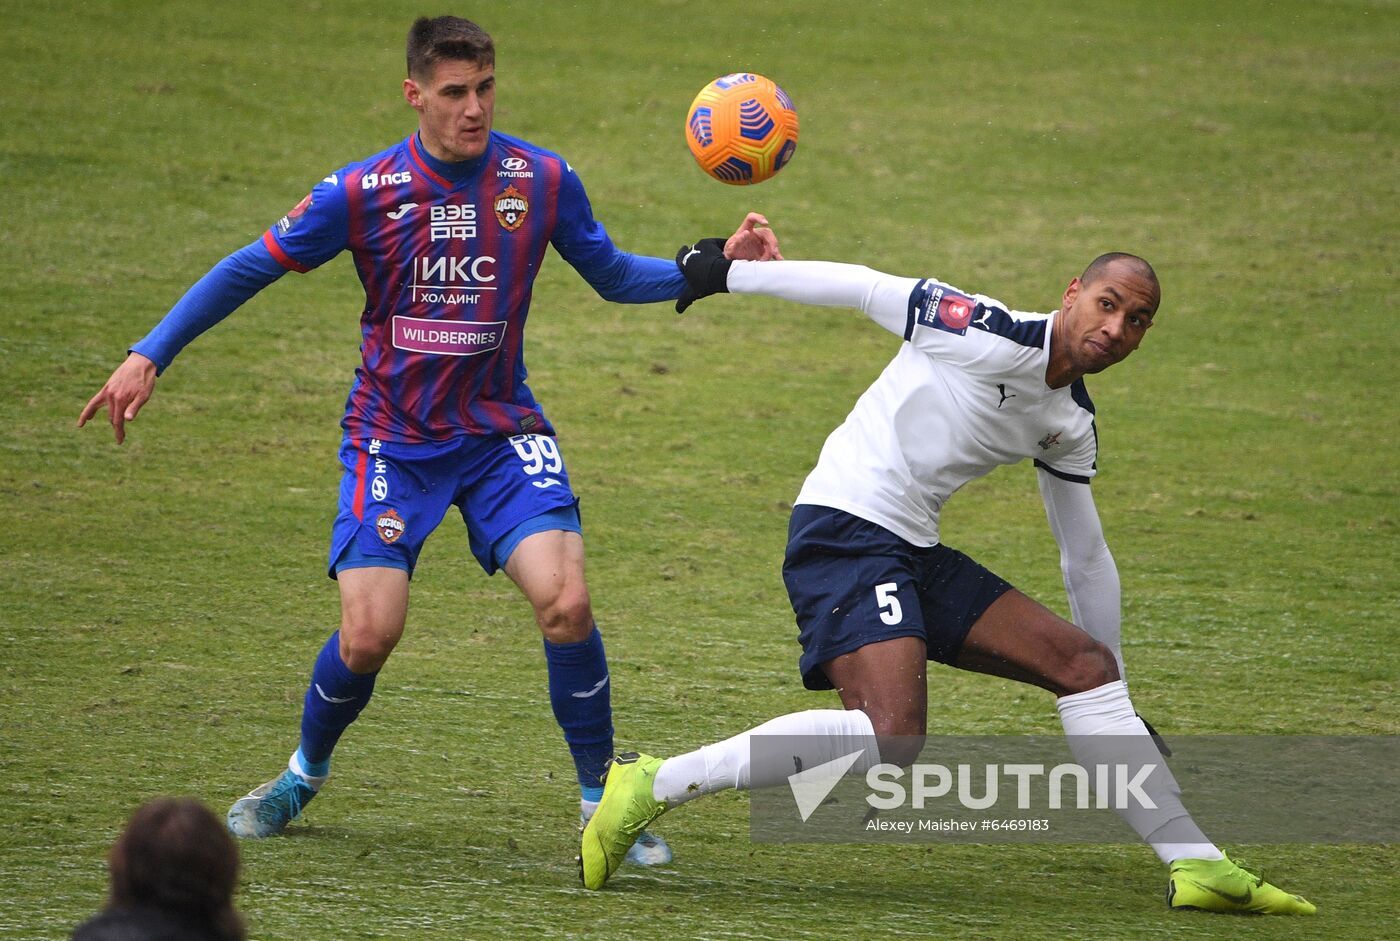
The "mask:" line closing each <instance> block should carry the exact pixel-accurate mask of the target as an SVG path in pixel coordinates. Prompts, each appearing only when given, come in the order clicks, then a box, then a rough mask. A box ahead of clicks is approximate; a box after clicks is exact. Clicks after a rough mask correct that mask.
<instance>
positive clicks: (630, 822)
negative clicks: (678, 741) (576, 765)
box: [578, 752, 667, 889]
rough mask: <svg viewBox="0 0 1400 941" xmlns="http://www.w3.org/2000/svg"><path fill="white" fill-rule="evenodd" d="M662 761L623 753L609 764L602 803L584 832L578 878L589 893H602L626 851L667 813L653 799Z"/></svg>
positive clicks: (648, 756)
mask: <svg viewBox="0 0 1400 941" xmlns="http://www.w3.org/2000/svg"><path fill="white" fill-rule="evenodd" d="M659 767H661V759H660V758H653V757H652V756H650V755H640V754H638V753H637V752H624V753H623V754H621V755H618V756H617V757H616V758H614V759H613V760H612V761H611V762H609V764H608V771H607V774H606V776H605V777H604V779H603V799H602V801H600V802H599V803H598V809H597V810H595V811H594V812H593V816H592V817H591V818H589V821H588V826H586V827H584V828H583V851H582V853H581V854H580V856H579V860H578V866H579V877H580V878H581V879H582V880H583V886H584V888H586V889H601V888H602V887H603V883H604V882H607V881H608V877H609V876H611V875H612V874H613V873H615V872H617V868H618V867H619V866H621V865H622V861H623V860H624V859H626V858H627V850H628V849H629V848H631V846H632V844H633V843H635V842H636V841H637V837H639V836H641V834H642V831H643V830H645V829H646V828H647V825H648V824H650V823H651V822H652V821H653V820H655V819H656V818H657V817H660V816H661V815H662V814H664V813H665V812H666V810H667V805H666V803H665V802H664V801H659V800H657V799H656V798H655V797H653V796H652V792H651V783H652V781H653V780H654V779H655V778H656V769H657V768H659Z"/></svg>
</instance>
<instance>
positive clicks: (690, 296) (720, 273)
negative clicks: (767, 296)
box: [676, 239, 730, 314]
mask: <svg viewBox="0 0 1400 941" xmlns="http://www.w3.org/2000/svg"><path fill="white" fill-rule="evenodd" d="M729 265H730V260H729V259H728V258H725V257H724V239H701V240H700V241H698V242H696V243H695V244H694V245H682V246H681V250H680V251H678V252H676V267H677V268H680V269H681V274H683V275H685V290H684V291H681V296H680V297H678V298H676V313H678V314H683V313H685V309H686V308H687V307H689V306H690V305H691V304H694V303H695V302H696V301H698V300H700V298H702V297H709V296H710V295H711V294H728V293H729V284H728V279H729Z"/></svg>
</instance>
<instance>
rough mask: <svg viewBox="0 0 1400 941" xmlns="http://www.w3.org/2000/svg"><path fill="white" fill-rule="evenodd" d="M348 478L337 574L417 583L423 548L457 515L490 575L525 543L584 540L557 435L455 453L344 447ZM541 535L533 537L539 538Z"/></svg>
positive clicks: (334, 533)
mask: <svg viewBox="0 0 1400 941" xmlns="http://www.w3.org/2000/svg"><path fill="white" fill-rule="evenodd" d="M340 462H341V464H343V465H344V466H345V473H344V474H343V475H342V476H341V479H340V509H339V512H338V513H337V514H336V518H335V525H334V527H333V528H332V530H331V551H330V559H329V574H330V577H331V578H335V575H336V572H338V571H340V570H342V569H347V568H363V567H367V566H389V567H391V568H399V569H403V570H405V571H406V572H408V573H409V574H410V575H412V574H413V569H414V566H415V565H417V563H418V553H419V552H420V551H421V550H422V548H423V542H424V540H426V539H427V538H428V535H429V534H430V533H431V532H432V531H433V530H434V529H436V528H437V526H438V523H440V522H442V520H443V517H444V516H446V515H447V510H448V508H449V507H452V506H455V507H457V509H458V510H459V511H460V512H461V514H462V521H463V522H465V523H466V524H467V538H468V540H469V542H470V545H471V551H472V555H474V556H476V560H477V561H478V562H479V563H481V567H482V569H484V570H485V572H486V574H488V575H490V574H492V573H493V572H495V571H496V569H498V568H500V567H501V566H502V565H504V564H505V560H506V559H507V558H509V557H510V552H511V551H512V550H513V549H514V548H515V546H516V545H517V544H519V542H520V540H521V539H523V538H525V536H528V535H530V534H532V533H535V532H542V531H544V530H545V529H551V530H553V529H562V530H566V531H571V532H579V531H580V526H579V521H578V500H577V499H576V498H575V497H574V493H573V490H572V489H570V487H569V474H568V471H567V470H565V469H564V459H563V457H562V456H561V455H560V453H559V445H558V443H557V442H556V441H555V439H554V438H552V437H550V436H548V435H513V436H511V437H505V436H503V435H489V436H483V437H472V438H463V439H460V440H458V441H453V442H448V443H445V444H395V443H393V442H390V441H379V440H377V439H370V440H368V441H364V440H351V439H350V438H346V439H344V440H343V441H342V442H341V445H340ZM532 527H533V528H532Z"/></svg>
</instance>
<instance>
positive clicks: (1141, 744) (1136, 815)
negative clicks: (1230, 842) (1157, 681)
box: [1055, 680, 1223, 864]
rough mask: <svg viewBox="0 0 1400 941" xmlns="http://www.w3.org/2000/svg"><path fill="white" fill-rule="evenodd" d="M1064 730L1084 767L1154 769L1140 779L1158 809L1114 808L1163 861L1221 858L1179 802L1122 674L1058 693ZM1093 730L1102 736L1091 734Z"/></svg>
mask: <svg viewBox="0 0 1400 941" xmlns="http://www.w3.org/2000/svg"><path fill="white" fill-rule="evenodd" d="M1055 705H1056V708H1058V709H1059V710H1060V721H1061V722H1062V723H1064V727H1065V734H1066V735H1068V736H1069V745H1070V751H1071V752H1072V753H1073V754H1074V759H1075V761H1077V762H1078V763H1079V764H1080V765H1082V766H1084V767H1085V768H1089V767H1092V766H1095V765H1110V766H1111V765H1127V766H1128V767H1129V768H1132V769H1136V768H1141V767H1143V766H1144V765H1147V764H1156V765H1157V766H1158V769H1157V770H1155V771H1153V773H1152V774H1151V776H1149V777H1148V778H1147V780H1146V781H1144V782H1143V783H1142V791H1143V793H1145V794H1146V795H1147V796H1148V798H1150V800H1151V802H1152V803H1154V804H1156V805H1157V809H1155V810H1148V809H1147V808H1145V807H1141V806H1132V804H1133V803H1135V802H1129V804H1130V806H1128V807H1126V808H1120V809H1118V814H1119V815H1120V816H1121V817H1122V818H1123V819H1124V820H1125V821H1127V823H1128V825H1129V826H1131V827H1132V828H1133V830H1135V831H1136V832H1137V834H1138V836H1140V837H1142V838H1143V839H1144V840H1146V841H1147V842H1148V843H1149V844H1151V846H1152V849H1153V850H1155V851H1156V853H1157V856H1158V857H1159V858H1160V859H1161V860H1162V862H1164V863H1167V864H1171V863H1173V862H1175V861H1176V860H1178V859H1220V858H1221V857H1222V855H1223V854H1222V853H1221V852H1220V850H1219V849H1218V848H1217V847H1216V846H1215V844H1214V843H1212V842H1210V840H1208V839H1206V835H1205V834H1204V833H1202V832H1201V828H1200V827H1198V826H1196V822H1195V821H1194V820H1192V819H1191V815H1190V814H1189V813H1187V811H1186V808H1185V807H1184V806H1182V803H1181V788H1180V787H1179V786H1178V785H1177V783H1176V778H1175V777H1173V776H1172V773H1171V770H1170V769H1168V768H1167V765H1166V762H1165V761H1164V760H1163V759H1162V757H1161V755H1160V754H1159V753H1158V751H1157V746H1156V745H1154V744H1153V743H1152V737H1151V736H1150V735H1149V734H1148V733H1147V727H1146V726H1144V725H1143V724H1142V720H1141V719H1139V718H1138V717H1137V712H1136V711H1135V710H1134V709H1133V704H1132V701H1131V700H1129V699H1128V687H1127V686H1126V685H1125V684H1124V683H1123V681H1122V680H1115V681H1114V682H1112V683H1105V684H1104V685H1103V686H1100V687H1098V688H1096V689H1091V690H1088V691H1087V692H1083V693H1075V694H1073V695H1072V696H1063V697H1061V698H1060V699H1058V700H1057V701H1056V703H1055ZM1097 736H1105V737H1104V738H1101V739H1098V740H1096V739H1095V737H1097Z"/></svg>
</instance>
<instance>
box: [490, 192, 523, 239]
mask: <svg viewBox="0 0 1400 941" xmlns="http://www.w3.org/2000/svg"><path fill="white" fill-rule="evenodd" d="M494 208H495V210H496V221H497V222H499V223H500V224H501V228H503V229H505V230H506V231H507V232H514V231H515V230H516V229H518V228H520V227H521V226H522V225H524V224H525V216H526V215H527V214H528V213H529V212H530V201H529V200H527V199H526V198H525V194H524V193H522V192H520V190H518V189H516V188H515V187H514V186H513V185H512V186H507V187H506V188H505V190H504V191H503V192H502V193H501V195H499V196H497V197H496V203H495V207H494Z"/></svg>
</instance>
